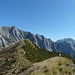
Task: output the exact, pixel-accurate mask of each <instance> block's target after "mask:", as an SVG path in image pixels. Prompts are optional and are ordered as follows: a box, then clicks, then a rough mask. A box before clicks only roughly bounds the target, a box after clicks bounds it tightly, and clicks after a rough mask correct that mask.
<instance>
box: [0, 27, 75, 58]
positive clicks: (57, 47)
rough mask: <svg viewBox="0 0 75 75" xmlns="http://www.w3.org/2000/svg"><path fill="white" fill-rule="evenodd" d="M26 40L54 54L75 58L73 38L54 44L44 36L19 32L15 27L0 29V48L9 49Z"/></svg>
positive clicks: (74, 41)
mask: <svg viewBox="0 0 75 75" xmlns="http://www.w3.org/2000/svg"><path fill="white" fill-rule="evenodd" d="M26 38H28V39H30V40H31V41H32V42H33V43H34V44H36V45H37V46H38V47H39V48H42V49H46V50H49V51H53V52H62V53H65V54H67V55H70V56H71V57H73V58H75V40H73V39H71V38H66V39H61V40H58V41H56V42H54V41H52V40H51V39H47V38H46V37H44V36H43V35H39V34H36V35H34V34H33V33H31V32H26V31H22V30H19V29H18V28H16V27H15V26H3V27H0V48H2V47H7V46H9V45H10V44H13V43H16V42H18V41H20V40H24V39H26Z"/></svg>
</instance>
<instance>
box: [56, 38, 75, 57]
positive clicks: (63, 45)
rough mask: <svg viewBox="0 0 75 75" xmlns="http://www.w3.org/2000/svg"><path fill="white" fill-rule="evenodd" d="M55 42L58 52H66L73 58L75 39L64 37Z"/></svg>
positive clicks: (74, 55) (74, 54)
mask: <svg viewBox="0 0 75 75" xmlns="http://www.w3.org/2000/svg"><path fill="white" fill-rule="evenodd" d="M56 43H57V46H56V47H57V50H58V51H59V52H62V53H65V54H68V55H70V56H71V57H73V58H75V40H73V39H70V38H66V39H62V40H58V41H57V42H56Z"/></svg>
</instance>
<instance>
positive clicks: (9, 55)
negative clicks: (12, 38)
mask: <svg viewBox="0 0 75 75" xmlns="http://www.w3.org/2000/svg"><path fill="white" fill-rule="evenodd" d="M58 55H59V54H58V53H54V52H49V51H47V50H43V49H40V48H38V47H37V46H36V45H35V44H33V43H32V42H31V41H30V40H29V39H26V40H24V41H20V42H18V43H17V44H14V45H11V46H9V47H8V48H5V49H3V50H2V51H0V75H17V74H19V73H21V72H23V71H25V70H26V69H28V68H29V67H30V66H31V65H32V64H33V63H35V62H41V61H43V60H46V59H48V58H51V57H56V56H58ZM62 57H66V58H68V59H72V58H71V57H69V56H67V55H65V54H62ZM72 60H73V62H75V60H74V59H72Z"/></svg>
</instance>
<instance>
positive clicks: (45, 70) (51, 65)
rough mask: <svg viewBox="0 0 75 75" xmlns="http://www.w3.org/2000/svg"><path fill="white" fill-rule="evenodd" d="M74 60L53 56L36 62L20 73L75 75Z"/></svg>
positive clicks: (29, 74) (24, 74)
mask: <svg viewBox="0 0 75 75" xmlns="http://www.w3.org/2000/svg"><path fill="white" fill-rule="evenodd" d="M73 65H74V64H73V62H72V61H71V60H68V59H66V58H63V57H53V58H50V59H48V60H45V61H42V62H39V63H35V64H34V65H33V66H32V67H30V68H29V69H27V70H26V71H25V72H23V73H22V74H20V75H75V66H73Z"/></svg>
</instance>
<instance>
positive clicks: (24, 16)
mask: <svg viewBox="0 0 75 75" xmlns="http://www.w3.org/2000/svg"><path fill="white" fill-rule="evenodd" d="M12 25H14V26H16V27H18V28H19V29H21V30H24V31H30V32H32V33H34V34H41V35H44V36H45V37H47V38H51V39H52V40H54V41H56V40H58V39H62V38H73V39H75V0H0V26H12Z"/></svg>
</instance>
